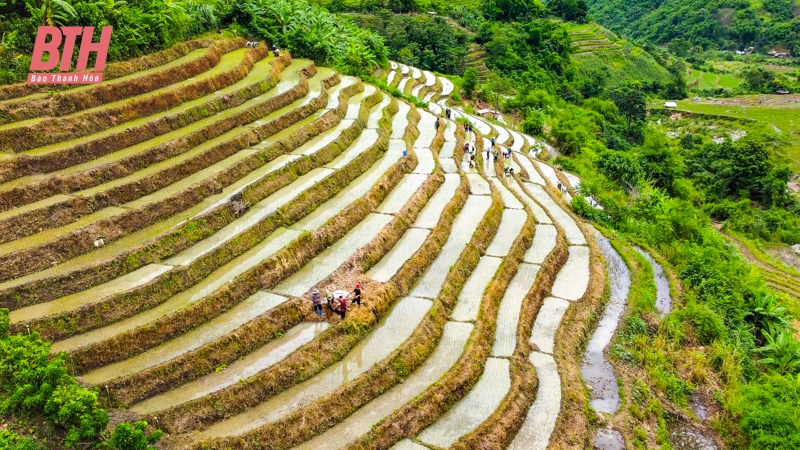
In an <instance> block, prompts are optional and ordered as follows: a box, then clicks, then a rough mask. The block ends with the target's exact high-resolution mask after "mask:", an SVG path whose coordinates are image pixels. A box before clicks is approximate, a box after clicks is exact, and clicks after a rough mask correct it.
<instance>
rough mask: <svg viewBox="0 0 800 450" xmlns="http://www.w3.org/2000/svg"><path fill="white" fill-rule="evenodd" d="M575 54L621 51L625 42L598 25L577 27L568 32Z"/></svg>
mask: <svg viewBox="0 0 800 450" xmlns="http://www.w3.org/2000/svg"><path fill="white" fill-rule="evenodd" d="M567 32H568V33H569V37H570V40H571V41H572V51H573V53H602V52H607V51H612V50H620V49H622V48H623V47H624V46H625V41H622V40H620V39H619V38H618V37H617V36H616V35H614V33H612V32H610V31H609V30H606V29H605V28H603V27H601V26H600V25H598V24H596V23H591V24H587V25H575V26H573V27H572V28H569V29H568V30H567Z"/></svg>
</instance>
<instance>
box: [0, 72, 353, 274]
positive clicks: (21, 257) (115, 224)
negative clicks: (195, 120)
mask: <svg viewBox="0 0 800 450" xmlns="http://www.w3.org/2000/svg"><path fill="white" fill-rule="evenodd" d="M337 78H338V77H337ZM320 81H321V80H320ZM323 90H324V89H323ZM326 103H327V98H326V95H322V96H319V97H317V98H315V99H314V100H312V101H311V102H308V103H306V104H305V105H303V106H301V107H299V108H297V109H295V110H292V112H291V113H289V114H285V115H283V116H279V117H275V119H274V120H271V121H269V122H267V123H265V124H262V125H258V126H257V127H255V128H253V129H251V130H249V131H247V132H244V133H241V134H239V136H237V138H236V139H235V140H233V141H228V142H226V143H225V144H222V147H225V148H233V149H235V150H242V149H244V148H247V147H248V146H250V145H252V144H253V143H256V142H259V141H260V140H261V139H260V138H259V135H271V134H275V133H276V132H278V131H279V130H280V129H281V128H284V127H285V126H286V125H287V123H288V124H291V123H295V122H297V121H299V120H302V119H304V118H306V117H308V116H310V115H311V114H313V113H314V112H315V111H316V110H317V109H319V108H320V107H321V106H323V105H325V104H326ZM259 116H260V115H259V114H256V117H259ZM251 118H252V117H251ZM262 132H263V134H262ZM254 163H255V164H259V165H261V164H263V161H261V160H260V158H259V157H258V156H252V157H250V158H249V161H248V160H244V161H243V162H242V163H240V164H238V165H236V166H234V167H233V168H232V170H228V171H226V173H224V174H222V175H220V176H218V177H216V178H217V179H213V180H206V181H205V182H201V183H198V184H196V185H194V186H193V187H192V188H191V189H190V190H188V191H186V192H185V195H184V196H183V199H181V200H179V201H175V200H170V201H168V202H166V203H165V202H163V201H162V202H160V203H159V204H156V205H154V206H151V207H146V208H142V209H141V210H140V211H129V210H126V211H120V212H121V213H122V214H121V215H120V216H119V217H118V218H108V219H105V220H100V221H99V222H98V223H97V224H94V225H91V226H88V227H84V228H79V229H77V230H74V231H72V230H70V231H69V232H67V233H66V234H62V235H60V236H58V237H57V238H56V239H55V240H52V241H50V242H46V243H43V244H38V242H36V239H31V242H32V243H33V245H34V246H32V247H29V248H27V249H14V251H13V252H11V253H6V254H5V255H3V256H1V257H0V266H2V269H1V270H0V280H3V281H6V280H9V279H11V278H14V277H21V276H25V275H27V274H30V273H32V272H36V271H38V270H42V269H45V268H47V267H49V266H52V265H53V262H54V261H55V262H57V263H58V262H64V261H67V260H69V259H72V258H75V257H76V256H79V255H81V254H83V253H87V252H90V251H92V250H95V249H96V248H95V247H96V246H94V245H93V242H94V241H95V240H96V239H97V236H102V237H103V238H104V239H105V240H106V241H108V242H113V241H114V240H116V239H119V238H120V237H123V236H125V235H126V234H128V233H130V232H131V231H133V230H140V229H142V228H143V226H146V225H148V224H153V223H155V222H156V221H157V220H159V219H162V218H164V217H167V216H169V215H170V214H174V213H176V212H178V211H180V210H185V209H186V208H187V207H188V206H191V205H197V204H199V203H200V202H202V201H204V199H205V197H206V196H207V195H209V194H210V193H211V192H213V191H214V190H215V189H217V190H218V189H219V188H221V187H222V186H229V185H230V184H231V183H233V182H234V181H235V180H237V179H239V178H241V177H242V176H243V175H244V174H245V173H246V172H247V170H248V167H250V166H252V164H254ZM187 205H188V206H187ZM76 224H78V225H79V226H80V223H79V222H76ZM73 227H74V225H73ZM31 238H38V237H35V236H31ZM32 254H35V255H36V259H32V258H31V255H32Z"/></svg>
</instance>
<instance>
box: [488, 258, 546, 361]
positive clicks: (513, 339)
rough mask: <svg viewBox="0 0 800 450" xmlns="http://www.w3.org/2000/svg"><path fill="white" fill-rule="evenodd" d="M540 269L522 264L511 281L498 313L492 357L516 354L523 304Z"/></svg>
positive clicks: (533, 265)
mask: <svg viewBox="0 0 800 450" xmlns="http://www.w3.org/2000/svg"><path fill="white" fill-rule="evenodd" d="M539 268H540V266H539V265H536V264H528V263H521V264H520V265H519V268H518V269H517V273H516V274H515V275H514V278H512V279H511V283H509V285H508V289H506V292H505V294H504V295H503V299H502V300H501V301H500V309H499V311H498V312H497V323H498V324H500V326H498V327H497V329H496V330H495V334H494V347H493V348H492V356H507V357H508V356H511V355H512V354H513V353H514V348H515V347H516V345H517V325H519V314H520V310H521V309H522V302H523V300H525V297H526V296H527V295H528V292H529V291H530V290H531V287H533V282H534V281H535V280H536V274H538V273H539Z"/></svg>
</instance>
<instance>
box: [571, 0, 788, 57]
mask: <svg viewBox="0 0 800 450" xmlns="http://www.w3.org/2000/svg"><path fill="white" fill-rule="evenodd" d="M587 3H588V4H589V10H590V12H591V13H592V15H593V16H594V18H595V19H596V20H597V21H598V22H600V23H601V24H603V25H604V26H607V27H609V28H610V29H612V30H614V31H616V32H618V33H621V34H623V35H625V36H629V37H631V38H634V39H645V40H648V41H650V42H653V43H655V44H669V43H670V42H672V41H676V42H687V43H688V44H689V45H692V46H702V47H703V48H705V49H708V48H720V49H728V50H734V49H741V48H744V47H749V46H754V47H757V48H758V49H759V50H766V49H769V48H773V47H784V48H786V49H788V50H789V51H792V52H795V50H800V23H798V21H797V19H796V18H795V17H796V16H797V14H798V8H797V6H796V5H795V2H794V0H766V1H743V2H734V3H731V2H728V1H724V0H711V1H706V0H666V1H664V2H647V1H642V0H602V1H601V0H589V1H588V2H587ZM678 45H682V44H678Z"/></svg>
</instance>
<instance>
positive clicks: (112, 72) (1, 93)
mask: <svg viewBox="0 0 800 450" xmlns="http://www.w3.org/2000/svg"><path fill="white" fill-rule="evenodd" d="M215 39H216V36H214V35H212V36H209V37H204V38H200V39H194V40H191V41H186V42H181V43H178V44H175V45H173V46H172V47H169V48H167V49H164V50H161V51H160V52H156V53H151V54H149V55H144V56H141V57H139V58H135V59H131V60H128V61H119V62H113V63H110V64H106V68H105V70H104V71H103V79H104V80H113V79H115V78H121V77H125V76H129V75H132V74H137V73H138V74H140V73H142V72H145V71H147V70H152V69H156V70H158V68H159V66H164V65H167V64H170V63H172V62H174V61H175V60H177V59H179V58H181V57H183V56H186V55H187V54H188V53H190V52H191V51H193V50H197V49H199V48H204V47H208V46H210V45H211V43H212V42H214V40H215ZM75 89H81V88H75ZM84 89H87V88H86V87H84ZM49 90H50V89H49V86H46V85H37V84H27V83H19V84H12V85H7V86H2V87H0V102H5V101H8V100H18V99H19V97H26V96H30V95H36V94H41V93H46V92H47V91H49Z"/></svg>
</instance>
